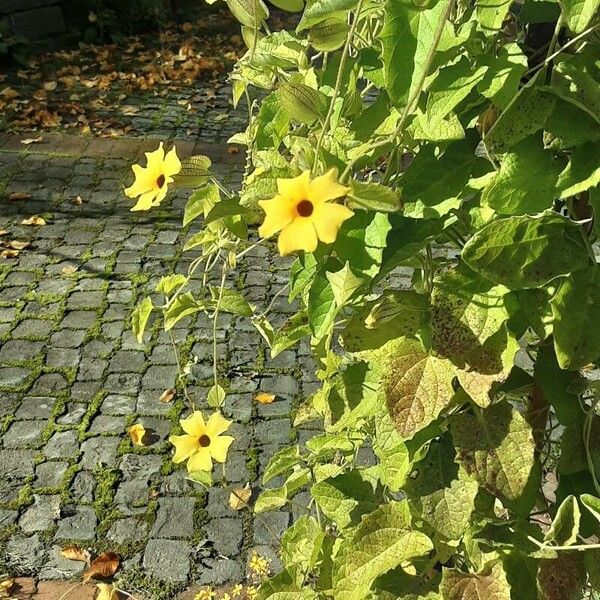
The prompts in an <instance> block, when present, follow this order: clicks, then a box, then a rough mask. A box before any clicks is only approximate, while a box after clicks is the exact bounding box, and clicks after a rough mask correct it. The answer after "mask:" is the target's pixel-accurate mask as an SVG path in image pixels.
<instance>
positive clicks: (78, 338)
mask: <svg viewBox="0 0 600 600" xmlns="http://www.w3.org/2000/svg"><path fill="white" fill-rule="evenodd" d="M84 339H85V331H82V330H78V329H61V330H60V331H57V332H56V333H55V334H53V335H52V337H51V338H50V345H51V346H53V347H57V348H79V347H80V346H81V345H82V344H83V340H84Z"/></svg>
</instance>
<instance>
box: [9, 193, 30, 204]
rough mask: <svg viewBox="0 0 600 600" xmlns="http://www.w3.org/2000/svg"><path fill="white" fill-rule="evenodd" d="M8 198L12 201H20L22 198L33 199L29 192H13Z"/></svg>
mask: <svg viewBox="0 0 600 600" xmlns="http://www.w3.org/2000/svg"><path fill="white" fill-rule="evenodd" d="M8 199H9V200H10V201H11V202H19V201H21V200H31V194H30V193H28V192H13V193H12V194H11V195H10V196H9V197H8Z"/></svg>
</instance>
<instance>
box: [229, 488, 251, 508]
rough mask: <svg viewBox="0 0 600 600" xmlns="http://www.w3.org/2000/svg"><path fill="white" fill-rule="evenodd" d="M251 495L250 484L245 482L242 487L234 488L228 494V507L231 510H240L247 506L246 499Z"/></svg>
mask: <svg viewBox="0 0 600 600" xmlns="http://www.w3.org/2000/svg"><path fill="white" fill-rule="evenodd" d="M250 496H252V490H251V489H250V484H249V483H247V484H246V485H245V486H244V487H243V488H236V489H234V490H232V491H231V494H230V495H229V507H230V508H231V510H242V509H243V508H246V507H247V506H248V501H249V500H250Z"/></svg>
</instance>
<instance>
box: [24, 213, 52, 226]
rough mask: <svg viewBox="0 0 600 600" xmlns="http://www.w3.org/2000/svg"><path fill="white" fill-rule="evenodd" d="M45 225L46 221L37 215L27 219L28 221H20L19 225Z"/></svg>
mask: <svg viewBox="0 0 600 600" xmlns="http://www.w3.org/2000/svg"><path fill="white" fill-rule="evenodd" d="M45 224H46V219H43V218H42V217H40V216H38V215H33V216H31V217H29V219H23V220H22V221H21V225H45Z"/></svg>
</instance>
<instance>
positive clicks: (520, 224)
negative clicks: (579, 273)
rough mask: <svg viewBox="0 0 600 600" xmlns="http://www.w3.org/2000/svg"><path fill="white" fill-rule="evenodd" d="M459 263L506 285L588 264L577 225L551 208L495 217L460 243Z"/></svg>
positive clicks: (531, 282)
mask: <svg viewBox="0 0 600 600" xmlns="http://www.w3.org/2000/svg"><path fill="white" fill-rule="evenodd" d="M462 258H463V260H464V261H465V263H466V264H467V265H468V266H469V267H471V268H472V269H473V270H475V271H477V272H478V273H480V274H481V275H483V276H484V277H487V278H488V279H490V280H491V281H494V282H496V283H502V284H504V285H506V286H507V287H509V288H511V289H521V288H527V287H538V286H542V285H545V284H546V283H548V282H549V281H551V280H552V279H554V278H555V277H559V276H560V275H566V274H567V273H570V272H571V271H575V270H577V269H582V268H584V267H585V266H586V265H587V264H588V260H589V259H588V255H587V251H586V249H585V247H584V245H583V243H582V242H581V235H580V232H579V225H577V224H576V223H574V222H573V221H570V220H569V219H566V218H564V217H562V216H560V215H558V214H555V213H545V214H543V215H541V216H539V217H530V216H517V217H508V218H506V219H498V220H497V221H493V222H492V223H490V224H489V225H486V226H485V227H483V228H482V229H480V230H479V231H478V232H477V233H476V234H475V235H474V236H473V237H472V238H471V239H470V240H469V241H468V242H467V244H466V245H465V247H464V248H463V252H462Z"/></svg>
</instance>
